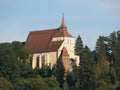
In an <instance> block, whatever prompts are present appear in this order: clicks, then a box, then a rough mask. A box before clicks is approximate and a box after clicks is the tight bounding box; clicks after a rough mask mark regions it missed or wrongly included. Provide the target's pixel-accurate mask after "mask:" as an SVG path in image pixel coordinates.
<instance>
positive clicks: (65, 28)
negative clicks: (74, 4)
mask: <svg viewBox="0 0 120 90" xmlns="http://www.w3.org/2000/svg"><path fill="white" fill-rule="evenodd" d="M59 28H60V30H67V26H66V25H65V21H64V14H63V18H62V22H61V25H60V27H59Z"/></svg>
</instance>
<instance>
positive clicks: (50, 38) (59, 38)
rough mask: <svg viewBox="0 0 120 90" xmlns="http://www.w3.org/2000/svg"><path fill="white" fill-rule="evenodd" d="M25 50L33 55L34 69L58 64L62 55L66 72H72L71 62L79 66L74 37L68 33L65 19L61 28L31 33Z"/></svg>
mask: <svg viewBox="0 0 120 90" xmlns="http://www.w3.org/2000/svg"><path fill="white" fill-rule="evenodd" d="M24 48H25V49H26V50H27V51H30V52H31V53H32V54H33V60H32V68H35V67H39V68H41V67H42V65H50V66H51V67H52V66H53V65H54V64H56V61H57V60H58V58H59V57H60V55H62V61H63V64H64V66H65V70H66V71H71V69H72V66H71V60H72V61H74V62H75V63H76V64H77V65H79V57H78V56H77V55H75V53H74V37H73V36H72V35H71V34H70V33H69V32H68V31H67V26H66V25H65V21H64V17H63V18H62V23H61V25H60V27H59V28H55V29H48V30H39V31H31V32H30V33H29V35H28V38H27V40H26V43H25V46H24Z"/></svg>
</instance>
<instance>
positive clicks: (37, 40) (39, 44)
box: [24, 29, 72, 53]
mask: <svg viewBox="0 0 120 90" xmlns="http://www.w3.org/2000/svg"><path fill="white" fill-rule="evenodd" d="M53 37H72V35H71V34H69V33H68V32H67V31H60V30H59V29H49V30H41V31H32V32H30V33H29V35H28V38H27V41H26V43H25V46H24V48H25V49H26V50H28V51H31V52H32V53H42V52H50V51H57V50H58V49H59V47H60V45H61V44H62V43H63V41H56V42H55V41H52V42H51V40H52V38H53Z"/></svg>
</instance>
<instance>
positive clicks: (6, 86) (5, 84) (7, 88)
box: [0, 77, 14, 90]
mask: <svg viewBox="0 0 120 90" xmlns="http://www.w3.org/2000/svg"><path fill="white" fill-rule="evenodd" d="M0 90H14V87H13V85H12V83H11V82H9V81H8V80H6V79H5V78H3V77H0Z"/></svg>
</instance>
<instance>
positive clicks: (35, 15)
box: [0, 0, 120, 50]
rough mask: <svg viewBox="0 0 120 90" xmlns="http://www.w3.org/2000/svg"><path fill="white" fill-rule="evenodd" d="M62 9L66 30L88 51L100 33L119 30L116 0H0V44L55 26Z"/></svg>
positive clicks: (119, 2)
mask: <svg viewBox="0 0 120 90" xmlns="http://www.w3.org/2000/svg"><path fill="white" fill-rule="evenodd" d="M63 12H64V17H65V23H66V25H67V27H68V31H69V32H70V33H71V34H72V35H73V36H74V37H75V38H77V36H78V35H80V36H81V38H82V40H83V43H84V45H88V46H89V47H90V48H91V49H92V50H93V49H94V48H95V44H96V40H97V39H98V37H99V36H100V35H104V36H108V35H109V34H110V33H111V32H113V31H117V30H120V0H0V43H1V42H11V41H15V40H17V41H26V39H27V36H28V34H29V32H30V31H33V30H43V29H51V28H57V27H59V26H60V24H61V19H62V13H63Z"/></svg>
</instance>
